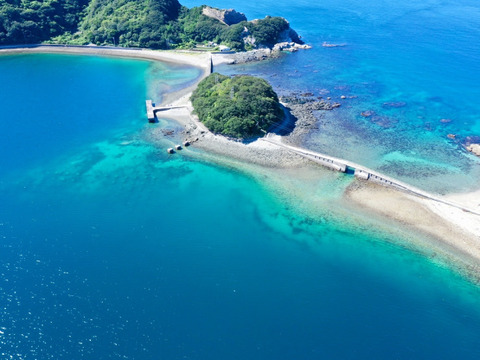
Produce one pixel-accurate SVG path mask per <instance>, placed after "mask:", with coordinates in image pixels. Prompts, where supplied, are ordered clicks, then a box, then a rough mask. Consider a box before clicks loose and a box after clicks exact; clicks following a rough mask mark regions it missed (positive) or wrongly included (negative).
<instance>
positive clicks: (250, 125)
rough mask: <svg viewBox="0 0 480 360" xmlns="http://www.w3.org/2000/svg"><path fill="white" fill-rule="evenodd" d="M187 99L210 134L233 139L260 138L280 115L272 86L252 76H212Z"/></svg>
mask: <svg viewBox="0 0 480 360" xmlns="http://www.w3.org/2000/svg"><path fill="white" fill-rule="evenodd" d="M191 100H192V104H193V107H194V110H195V112H196V113H197V115H198V117H199V119H200V121H202V122H203V123H204V124H205V126H206V127H207V128H208V129H209V130H210V131H212V132H213V133H216V134H222V135H225V136H229V137H234V138H242V139H246V138H251V137H254V136H258V135H263V133H264V131H268V129H269V128H270V127H271V126H272V125H274V124H275V123H278V122H280V121H282V119H283V115H284V113H283V110H282V107H281V105H280V103H279V101H278V97H277V94H276V93H275V91H273V89H272V87H271V86H270V85H269V84H268V83H267V82H266V81H265V80H263V79H260V78H256V77H253V76H234V77H228V76H224V75H220V74H217V73H213V74H211V75H209V76H208V77H207V78H205V79H203V80H202V81H201V82H200V83H199V85H198V87H197V89H196V90H195V91H194V92H193V94H192V97H191Z"/></svg>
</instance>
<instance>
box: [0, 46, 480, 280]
mask: <svg viewBox="0 0 480 360" xmlns="http://www.w3.org/2000/svg"><path fill="white" fill-rule="evenodd" d="M24 53H69V54H79V55H80V54H88V55H101V56H115V57H128V58H139V59H149V60H158V61H164V62H169V63H176V64H185V65H190V66H196V67H198V68H200V69H202V75H201V76H200V77H199V79H198V81H200V80H201V79H203V78H204V77H205V76H207V75H208V74H209V73H210V69H211V58H210V54H205V53H191V52H179V51H151V50H132V49H114V48H102V47H62V46H53V47H52V46H35V47H29V48H9V49H0V55H1V54H24ZM221 61H222V60H221V59H220V58H219V59H216V60H215V59H214V63H219V62H221ZM197 83H198V82H197ZM197 83H195V84H192V85H191V86H189V87H188V88H184V89H182V90H180V91H177V92H173V93H169V94H166V95H165V96H164V100H163V105H173V106H183V108H178V109H173V110H168V111H162V114H161V116H162V117H166V118H171V119H173V120H175V121H177V122H178V123H179V124H181V125H182V126H183V128H184V131H183V133H182V135H181V136H182V138H183V139H182V140H184V141H190V142H191V143H192V144H193V145H192V147H191V148H189V150H187V151H185V152H183V154H185V155H186V156H192V157H196V158H201V159H206V160H208V161H213V162H216V163H219V164H223V165H227V166H233V167H235V168H238V169H240V170H242V171H245V172H247V173H250V174H252V176H254V177H256V178H257V179H258V180H259V181H265V182H266V181H270V182H271V183H275V186H276V187H277V188H278V189H277V190H278V191H279V192H284V193H285V194H286V195H285V198H286V199H287V198H289V199H290V201H292V203H293V206H301V207H303V208H305V209H314V208H316V207H318V206H319V204H321V201H319V199H318V198H316V197H315V196H309V195H308V192H307V193H305V192H304V191H301V189H299V188H305V189H309V188H311V189H314V188H315V186H318V184H317V182H318V181H319V179H320V181H321V179H322V178H328V179H330V180H331V179H332V178H335V177H341V176H347V175H343V174H336V173H334V172H333V171H332V170H327V169H325V168H323V167H321V166H320V165H316V164H313V163H312V162H311V161H309V160H307V159H305V158H302V157H301V156H299V155H297V154H295V153H292V152H291V151H288V150H287V149H282V148H279V147H278V146H276V145H274V144H270V143H267V142H265V141H261V140H256V141H253V142H250V143H248V144H246V143H242V142H237V141H232V140H228V139H226V138H224V137H222V136H217V135H214V134H212V133H211V132H209V131H208V130H207V129H206V128H205V126H203V124H201V123H200V122H199V120H198V118H197V117H196V116H195V115H194V114H193V113H192V111H193V108H192V105H191V103H190V101H189V98H190V95H191V92H192V91H193V90H194V88H195V87H196V85H197ZM161 130H162V129H161V128H160V127H152V128H150V129H148V131H147V132H148V134H147V138H148V139H149V140H151V141H154V142H155V141H159V140H160V139H163V138H164V135H163V134H162V131H161ZM289 141H292V139H289ZM265 179H268V180H265ZM292 179H293V180H292ZM292 181H293V182H292ZM292 184H295V185H294V186H293V185H292ZM299 184H300V185H299ZM282 187H283V189H280V188H282ZM300 197H303V198H300ZM445 200H446V201H453V202H455V203H457V204H460V205H462V206H465V207H467V208H470V209H472V210H475V211H480V190H478V191H476V192H473V193H465V194H451V195H448V196H445ZM338 201H339V203H340V202H344V204H343V205H341V206H340V207H342V208H343V210H342V211H344V212H345V213H348V212H349V211H350V212H351V214H352V215H353V216H354V217H355V218H359V219H362V220H361V221H362V222H364V225H365V224H367V226H368V224H371V223H372V222H371V219H372V218H375V219H377V220H378V222H377V223H376V224H381V223H382V221H383V224H384V225H383V226H384V230H385V231H386V232H388V231H389V230H388V227H389V226H390V225H392V224H393V225H395V226H397V227H399V228H401V229H402V233H403V234H404V238H405V241H406V242H407V243H408V244H406V245H407V246H413V247H414V248H416V249H425V254H426V255H427V256H432V255H431V254H432V253H433V254H435V256H437V255H439V256H440V257H442V258H443V259H445V260H446V261H447V262H448V263H449V264H453V266H454V267H456V268H458V269H462V270H466V272H467V274H468V275H469V276H470V277H472V278H475V279H480V271H479V270H480V216H478V215H476V214H472V213H467V212H465V211H462V210H460V209H458V208H454V207H452V206H449V205H448V204H443V203H439V202H436V201H432V200H427V199H425V198H423V197H419V196H414V195H411V194H408V193H404V192H401V191H397V190H394V189H391V188H387V187H384V186H380V185H377V184H372V183H370V182H366V181H362V180H358V179H355V180H352V183H351V184H350V185H349V186H348V187H347V188H346V189H345V190H344V191H343V194H342V195H341V196H340V198H339V199H338ZM300 204H301V205H300ZM332 211H336V210H335V209H333V207H332ZM346 216H347V215H346ZM409 234H410V235H409ZM432 251H433V252H432Z"/></svg>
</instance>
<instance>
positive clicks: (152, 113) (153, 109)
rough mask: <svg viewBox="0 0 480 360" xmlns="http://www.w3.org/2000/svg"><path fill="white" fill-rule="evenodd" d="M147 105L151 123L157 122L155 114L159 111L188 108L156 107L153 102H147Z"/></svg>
mask: <svg viewBox="0 0 480 360" xmlns="http://www.w3.org/2000/svg"><path fill="white" fill-rule="evenodd" d="M145 105H146V107H147V118H148V121H149V122H155V119H156V117H155V113H156V112H157V111H166V110H172V109H183V108H186V106H155V104H154V103H153V102H152V100H146V101H145Z"/></svg>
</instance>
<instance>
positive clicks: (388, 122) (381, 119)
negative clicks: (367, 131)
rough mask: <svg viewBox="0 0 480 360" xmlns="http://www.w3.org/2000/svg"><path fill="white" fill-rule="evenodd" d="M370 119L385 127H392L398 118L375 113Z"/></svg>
mask: <svg viewBox="0 0 480 360" xmlns="http://www.w3.org/2000/svg"><path fill="white" fill-rule="evenodd" d="M370 121H371V122H372V123H374V124H375V125H378V126H380V127H382V128H384V129H391V128H393V127H395V125H396V124H397V122H398V121H397V120H395V119H392V118H389V117H387V116H378V115H374V116H371V117H370Z"/></svg>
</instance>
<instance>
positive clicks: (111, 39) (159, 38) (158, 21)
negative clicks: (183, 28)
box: [77, 0, 181, 49]
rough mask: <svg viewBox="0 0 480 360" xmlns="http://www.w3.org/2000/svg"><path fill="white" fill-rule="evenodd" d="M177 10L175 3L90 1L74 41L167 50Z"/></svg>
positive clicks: (174, 34) (172, 0) (174, 35)
mask: <svg viewBox="0 0 480 360" xmlns="http://www.w3.org/2000/svg"><path fill="white" fill-rule="evenodd" d="M180 8H181V5H180V3H179V2H178V1H177V0H136V1H132V0H91V1H90V3H89V5H88V6H87V8H86V11H85V17H84V18H83V20H82V22H81V23H80V35H79V36H78V39H77V42H79V41H80V42H82V43H93V44H98V45H107V44H115V45H121V46H137V47H146V48H153V49H166V48H168V47H169V42H170V41H171V39H176V38H177V34H178V32H179V26H178V23H177V19H178V16H179V14H180Z"/></svg>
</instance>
